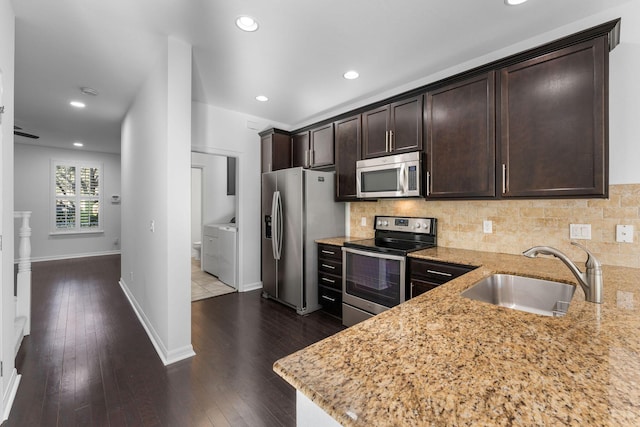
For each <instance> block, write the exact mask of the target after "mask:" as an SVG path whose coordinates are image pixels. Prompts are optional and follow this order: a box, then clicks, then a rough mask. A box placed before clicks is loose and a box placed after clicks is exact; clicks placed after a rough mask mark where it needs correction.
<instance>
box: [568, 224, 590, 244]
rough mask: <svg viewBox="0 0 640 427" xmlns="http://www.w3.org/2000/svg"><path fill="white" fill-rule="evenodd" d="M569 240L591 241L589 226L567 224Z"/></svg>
mask: <svg viewBox="0 0 640 427" xmlns="http://www.w3.org/2000/svg"><path fill="white" fill-rule="evenodd" d="M569 238H570V239H581V240H591V224H569Z"/></svg>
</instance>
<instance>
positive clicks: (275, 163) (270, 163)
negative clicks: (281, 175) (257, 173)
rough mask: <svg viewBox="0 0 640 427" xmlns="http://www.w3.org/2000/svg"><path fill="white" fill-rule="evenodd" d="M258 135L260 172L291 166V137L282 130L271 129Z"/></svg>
mask: <svg viewBox="0 0 640 427" xmlns="http://www.w3.org/2000/svg"><path fill="white" fill-rule="evenodd" d="M267 132H268V133H264V134H261V135H260V150H261V157H262V172H271V171H276V170H279V169H286V168H290V167H291V137H290V136H289V134H288V133H286V132H284V131H278V130H275V129H274V130H271V131H267Z"/></svg>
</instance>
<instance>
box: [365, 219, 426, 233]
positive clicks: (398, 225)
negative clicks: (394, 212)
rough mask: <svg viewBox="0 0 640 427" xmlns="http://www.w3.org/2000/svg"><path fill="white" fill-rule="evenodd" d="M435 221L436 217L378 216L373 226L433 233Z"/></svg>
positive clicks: (390, 229)
mask: <svg viewBox="0 0 640 427" xmlns="http://www.w3.org/2000/svg"><path fill="white" fill-rule="evenodd" d="M435 222H436V219H435V218H414V217H399V216H376V218H375V222H374V226H373V227H374V229H376V230H385V231H405V232H408V233H419V234H431V233H434V232H435Z"/></svg>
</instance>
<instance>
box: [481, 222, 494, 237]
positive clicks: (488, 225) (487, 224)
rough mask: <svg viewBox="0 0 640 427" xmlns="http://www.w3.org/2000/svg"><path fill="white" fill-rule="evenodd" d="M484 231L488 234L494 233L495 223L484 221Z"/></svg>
mask: <svg viewBox="0 0 640 427" xmlns="http://www.w3.org/2000/svg"><path fill="white" fill-rule="evenodd" d="M482 231H483V232H485V233H486V234H491V233H493V221H482Z"/></svg>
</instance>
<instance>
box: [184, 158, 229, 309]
mask: <svg viewBox="0 0 640 427" xmlns="http://www.w3.org/2000/svg"><path fill="white" fill-rule="evenodd" d="M234 160H235V159H234V158H233V157H229V156H224V155H217V154H203V153H196V152H193V153H191V242H192V248H191V255H192V258H191V261H192V288H191V290H192V301H195V300H199V299H204V298H208V297H209V296H217V295H220V294H224V293H229V292H235V291H236V290H237V288H238V283H239V281H238V262H237V260H238V250H237V247H238V239H237V236H238V229H237V226H236V220H235V218H236V208H237V194H236V192H237V186H236V171H235V168H234V167H233V165H234V163H235V161H234ZM198 243H200V244H199V245H198ZM198 255H199V256H198ZM198 258H199V259H198Z"/></svg>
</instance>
